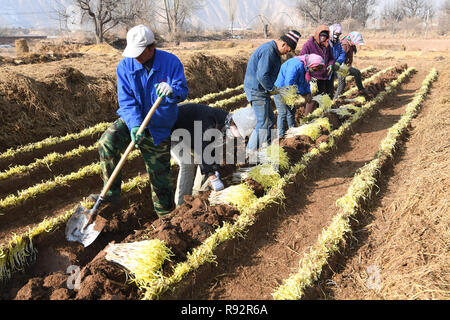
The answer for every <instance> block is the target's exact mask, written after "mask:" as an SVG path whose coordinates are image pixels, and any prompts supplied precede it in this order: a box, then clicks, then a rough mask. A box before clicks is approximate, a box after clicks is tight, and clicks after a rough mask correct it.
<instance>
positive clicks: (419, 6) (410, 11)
mask: <svg viewBox="0 0 450 320" xmlns="http://www.w3.org/2000/svg"><path fill="white" fill-rule="evenodd" d="M401 5H402V7H403V8H404V10H405V15H406V17H408V18H415V17H419V16H422V15H423V10H424V7H425V5H426V2H425V0H402V1H401Z"/></svg>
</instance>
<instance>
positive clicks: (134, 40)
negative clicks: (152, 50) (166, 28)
mask: <svg viewBox="0 0 450 320" xmlns="http://www.w3.org/2000/svg"><path fill="white" fill-rule="evenodd" d="M154 42H155V35H154V34H153V32H152V30H150V28H149V27H147V26H144V25H143V24H140V25H138V26H136V27H133V28H131V29H130V30H129V31H128V33H127V47H126V48H125V50H124V51H123V53H122V55H123V56H124V57H128V58H137V57H139V56H140V55H141V53H142V52H143V51H144V50H145V48H146V47H147V46H148V45H150V44H152V43H154Z"/></svg>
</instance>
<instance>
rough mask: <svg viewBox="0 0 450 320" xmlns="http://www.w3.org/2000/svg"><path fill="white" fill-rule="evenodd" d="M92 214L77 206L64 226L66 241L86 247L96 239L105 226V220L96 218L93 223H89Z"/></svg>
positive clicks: (90, 211)
mask: <svg viewBox="0 0 450 320" xmlns="http://www.w3.org/2000/svg"><path fill="white" fill-rule="evenodd" d="M92 214H93V212H92V210H89V209H86V208H84V207H83V206H82V205H80V206H78V208H77V209H76V210H75V212H74V213H73V214H72V216H71V217H70V219H69V221H67V224H66V239H67V240H68V241H72V242H77V241H78V242H80V243H81V244H83V245H84V247H87V246H89V245H90V244H91V243H92V242H94V241H95V239H97V237H98V235H99V234H100V232H101V231H102V229H103V227H104V226H105V223H106V219H104V218H102V217H100V216H97V217H96V219H95V220H94V221H93V222H90V221H89V220H90V218H91V216H92Z"/></svg>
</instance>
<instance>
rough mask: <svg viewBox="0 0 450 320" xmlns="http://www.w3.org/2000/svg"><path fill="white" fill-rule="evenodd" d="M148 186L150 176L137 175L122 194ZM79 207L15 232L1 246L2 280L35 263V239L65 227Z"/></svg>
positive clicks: (0, 270) (124, 187)
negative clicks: (25, 230) (20, 232)
mask: <svg viewBox="0 0 450 320" xmlns="http://www.w3.org/2000/svg"><path fill="white" fill-rule="evenodd" d="M147 186H148V178H147V177H146V176H144V177H143V176H137V177H135V178H133V179H130V180H129V181H128V182H123V183H122V187H121V189H122V194H127V193H129V192H131V191H134V190H136V189H143V188H145V187H147ZM84 205H85V206H86V207H88V206H89V204H88V203H84ZM77 207H78V205H77V206H75V207H73V208H72V209H70V210H67V211H65V212H64V213H63V214H61V215H59V216H57V217H54V218H50V219H47V218H45V219H44V220H43V221H42V222H41V223H39V224H37V225H36V226H35V227H33V228H30V229H29V230H28V231H27V232H24V233H22V234H13V235H12V236H11V237H10V238H9V239H8V240H7V241H6V242H5V244H3V245H2V246H0V282H2V281H6V280H8V279H10V278H11V275H12V274H13V273H14V272H18V271H21V270H23V268H25V267H26V266H28V265H30V264H31V263H33V261H34V260H35V259H36V257H37V250H36V249H35V247H34V245H33V239H34V238H35V237H37V236H40V235H41V234H44V233H47V234H48V233H51V232H53V231H55V230H58V229H59V228H61V227H63V226H64V224H65V223H66V222H67V221H68V220H69V218H70V217H71V216H72V214H73V213H74V212H75V210H76V208H77Z"/></svg>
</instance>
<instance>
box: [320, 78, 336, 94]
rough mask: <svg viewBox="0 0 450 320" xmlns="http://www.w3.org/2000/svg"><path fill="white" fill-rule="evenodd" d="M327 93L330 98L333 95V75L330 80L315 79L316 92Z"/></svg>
mask: <svg viewBox="0 0 450 320" xmlns="http://www.w3.org/2000/svg"><path fill="white" fill-rule="evenodd" d="M322 93H324V94H327V95H329V96H330V98H332V97H333V95H334V77H332V78H331V79H330V80H317V94H322Z"/></svg>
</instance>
